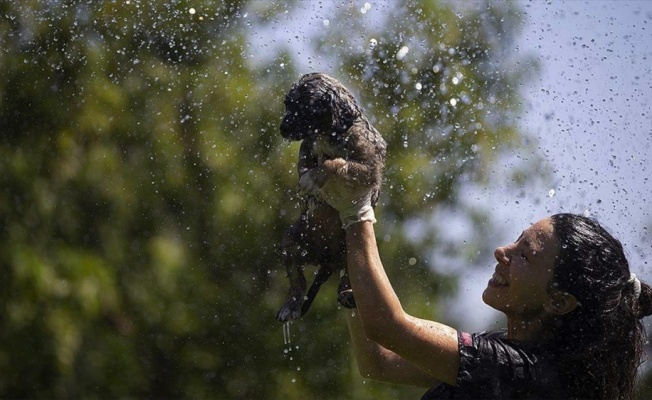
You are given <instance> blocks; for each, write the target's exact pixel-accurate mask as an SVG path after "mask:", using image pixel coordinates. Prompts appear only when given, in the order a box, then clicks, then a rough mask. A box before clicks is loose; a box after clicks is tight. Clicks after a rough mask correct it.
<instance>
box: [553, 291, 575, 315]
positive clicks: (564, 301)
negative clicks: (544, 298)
mask: <svg viewBox="0 0 652 400" xmlns="http://www.w3.org/2000/svg"><path fill="white" fill-rule="evenodd" d="M577 304H578V301H577V298H576V297H575V296H573V295H572V294H570V293H566V292H562V291H561V290H557V289H552V293H550V296H549V297H548V304H546V306H545V310H546V311H547V312H549V313H551V314H555V315H564V314H568V313H569V312H571V311H573V310H574V309H575V308H577Z"/></svg>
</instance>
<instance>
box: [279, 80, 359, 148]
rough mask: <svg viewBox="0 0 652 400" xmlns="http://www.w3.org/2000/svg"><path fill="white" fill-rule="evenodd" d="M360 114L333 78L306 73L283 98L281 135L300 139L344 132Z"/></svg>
mask: <svg viewBox="0 0 652 400" xmlns="http://www.w3.org/2000/svg"><path fill="white" fill-rule="evenodd" d="M361 114H362V112H361V110H360V108H359V107H358V105H357V104H356V102H355V99H354V98H353V95H351V93H350V92H349V91H348V90H347V89H346V88H345V87H344V86H342V84H341V83H340V82H338V81H337V80H336V79H335V78H332V77H330V76H328V75H326V74H322V73H311V74H306V75H304V76H303V77H301V79H300V80H299V81H298V82H297V83H295V84H294V85H292V88H291V89H290V91H289V92H288V94H287V95H286V96H285V117H284V118H283V122H281V135H282V136H283V137H284V138H286V139H290V140H302V139H304V138H306V137H309V136H312V135H315V134H320V133H327V134H331V133H333V132H335V133H340V132H344V131H346V130H347V129H348V128H349V127H351V125H352V123H353V121H354V120H355V119H356V118H358V117H359V116H360V115H361Z"/></svg>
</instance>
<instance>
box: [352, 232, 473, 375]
mask: <svg viewBox="0 0 652 400" xmlns="http://www.w3.org/2000/svg"><path fill="white" fill-rule="evenodd" d="M346 241H347V265H348V272H349V277H350V280H351V285H352V287H353V293H354V294H355V300H356V304H357V307H358V310H359V317H360V322H361V325H362V329H363V331H364V334H365V336H366V337H367V338H368V339H369V340H371V341H373V342H375V343H377V344H379V345H380V346H382V347H383V348H385V349H387V350H389V351H391V352H392V353H395V354H396V355H398V356H400V358H401V359H403V360H405V361H407V362H408V363H409V364H412V365H414V366H416V367H417V368H416V369H415V370H414V373H415V374H416V372H417V371H418V370H421V371H424V372H426V373H427V374H428V375H430V376H431V377H432V378H433V381H441V382H445V383H448V384H451V385H455V380H456V377H457V371H458V369H459V365H460V354H459V350H458V344H457V331H456V330H455V329H453V328H451V327H449V326H446V325H443V324H440V323H437V322H434V321H427V320H422V319H418V318H415V317H412V316H410V315H408V314H406V313H405V311H403V308H402V306H401V303H400V301H399V299H398V297H397V296H396V293H395V292H394V289H393V288H392V286H391V284H390V282H389V279H388V278H387V274H386V273H385V270H384V268H383V265H382V262H381V260H380V255H379V253H378V247H377V244H376V236H375V232H374V228H373V224H372V223H371V222H368V221H363V222H358V223H355V224H353V225H351V226H350V227H349V228H348V229H347V231H346ZM352 339H353V340H354V341H355V340H358V341H359V340H360V339H356V338H354V337H352ZM362 359H363V361H364V360H365V358H364V357H363V358H362ZM394 361H395V362H396V361H397V359H395V360H394ZM396 368H406V366H405V364H403V363H401V362H396ZM385 374H387V372H385ZM389 376H392V374H390V375H389ZM408 378H409V379H407V380H408V381H409V380H412V379H415V380H416V381H418V382H422V381H421V378H420V377H417V376H409V377H408ZM403 379H405V377H404V378H403ZM399 383H405V382H399Z"/></svg>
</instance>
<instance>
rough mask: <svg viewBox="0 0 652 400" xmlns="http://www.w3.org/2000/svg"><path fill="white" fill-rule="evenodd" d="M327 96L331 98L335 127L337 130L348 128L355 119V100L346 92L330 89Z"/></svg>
mask: <svg viewBox="0 0 652 400" xmlns="http://www.w3.org/2000/svg"><path fill="white" fill-rule="evenodd" d="M327 98H328V99H329V100H330V108H331V112H332V113H333V129H335V131H336V132H344V131H346V130H348V129H349V128H350V127H351V125H353V121H355V118H356V115H355V107H356V106H355V100H353V98H352V97H351V96H349V95H348V94H347V93H346V92H344V91H342V92H335V91H334V90H329V91H328V92H327Z"/></svg>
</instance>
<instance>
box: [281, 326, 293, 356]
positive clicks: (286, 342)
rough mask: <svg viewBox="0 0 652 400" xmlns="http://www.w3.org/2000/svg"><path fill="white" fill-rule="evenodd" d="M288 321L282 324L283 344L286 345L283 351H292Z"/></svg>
mask: <svg viewBox="0 0 652 400" xmlns="http://www.w3.org/2000/svg"><path fill="white" fill-rule="evenodd" d="M290 339H291V338H290V322H289V321H288V322H286V323H284V324H283V344H284V345H285V346H287V349H286V350H285V352H286V353H287V352H288V351H292V342H291V340H290Z"/></svg>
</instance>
